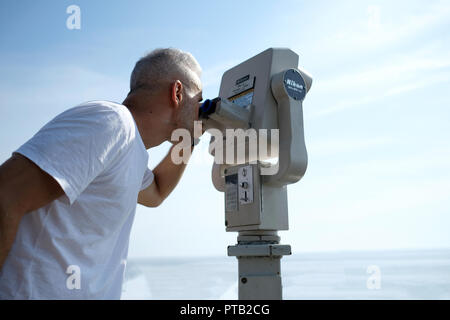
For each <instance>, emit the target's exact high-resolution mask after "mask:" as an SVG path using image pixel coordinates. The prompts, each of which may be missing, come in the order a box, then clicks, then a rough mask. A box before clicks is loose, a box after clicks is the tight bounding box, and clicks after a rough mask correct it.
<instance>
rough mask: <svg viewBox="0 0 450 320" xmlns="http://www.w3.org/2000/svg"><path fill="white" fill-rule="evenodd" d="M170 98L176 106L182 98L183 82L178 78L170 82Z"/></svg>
mask: <svg viewBox="0 0 450 320" xmlns="http://www.w3.org/2000/svg"><path fill="white" fill-rule="evenodd" d="M171 99H172V103H173V105H174V107H178V106H179V105H180V104H181V101H182V100H183V84H182V83H181V81H180V80H176V81H174V82H173V83H172V87H171Z"/></svg>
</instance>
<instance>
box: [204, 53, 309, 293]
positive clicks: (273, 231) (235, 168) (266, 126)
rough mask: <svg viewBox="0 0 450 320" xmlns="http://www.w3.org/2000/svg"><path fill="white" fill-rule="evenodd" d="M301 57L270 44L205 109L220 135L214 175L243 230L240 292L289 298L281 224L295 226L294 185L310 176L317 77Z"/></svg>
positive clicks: (233, 73) (233, 250)
mask: <svg viewBox="0 0 450 320" xmlns="http://www.w3.org/2000/svg"><path fill="white" fill-rule="evenodd" d="M298 58H299V57H298V55H297V54H296V53H295V52H293V51H291V50H289V49H283V48H270V49H267V50H265V51H264V52H262V53H260V54H258V55H256V56H254V57H253V58H250V59H248V60H247V61H245V62H243V63H241V64H239V65H237V66H235V67H233V68H231V69H230V70H228V71H226V72H225V73H224V75H223V77H222V83H221V86H220V93H219V97H218V98H215V99H213V100H206V101H205V102H204V103H203V104H202V106H201V108H200V111H199V117H200V119H201V120H202V122H203V126H204V127H205V129H206V130H207V131H208V132H210V133H211V135H212V138H211V141H210V149H209V150H210V153H211V154H212V155H214V165H213V170H212V180H213V184H214V186H215V187H216V189H217V190H219V191H221V192H224V193H225V226H226V231H228V232H230V231H237V232H239V235H238V238H237V244H236V245H233V246H229V247H228V255H229V256H236V257H237V259H238V263H239V299H282V285H281V273H280V260H281V257H282V256H284V255H290V254H291V247H290V245H283V244H280V237H279V236H278V234H277V231H278V230H288V227H289V226H288V204H287V188H286V185H288V184H290V183H295V182H297V181H299V180H300V179H301V178H302V177H303V175H304V174H305V171H306V167H307V162H308V160H307V153H306V146H305V140H304V130H303V111H302V102H303V99H304V98H305V95H306V93H307V92H308V91H309V89H310V88H311V83H312V78H311V76H309V75H308V74H307V73H306V72H304V71H302V70H299V69H298V68H297V66H298ZM269 150H270V152H269ZM271 158H273V160H272V161H270V159H271ZM275 158H278V159H277V161H275V160H276V159H275ZM267 160H269V161H267ZM275 162H276V163H275Z"/></svg>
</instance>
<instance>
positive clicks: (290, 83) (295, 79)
mask: <svg viewBox="0 0 450 320" xmlns="http://www.w3.org/2000/svg"><path fill="white" fill-rule="evenodd" d="M283 82H284V88H285V89H286V92H287V94H288V95H289V97H291V98H292V99H295V100H303V99H304V98H305V95H306V84H305V80H303V78H302V76H301V75H300V73H299V72H298V71H297V70H295V69H289V70H287V71H286V72H285V74H284V81H283Z"/></svg>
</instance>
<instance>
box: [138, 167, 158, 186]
mask: <svg viewBox="0 0 450 320" xmlns="http://www.w3.org/2000/svg"><path fill="white" fill-rule="evenodd" d="M154 179H155V176H154V175H153V171H152V170H150V169H149V168H147V170H146V171H145V173H144V178H143V179H142V186H141V191H142V190H144V189H146V188H148V187H149V186H150V185H151V184H152V182H153V180H154Z"/></svg>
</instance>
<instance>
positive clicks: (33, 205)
mask: <svg viewBox="0 0 450 320" xmlns="http://www.w3.org/2000/svg"><path fill="white" fill-rule="evenodd" d="M63 194H64V191H63V190H62V188H61V186H60V185H59V184H58V182H56V180H55V179H53V178H52V177H51V176H50V175H49V174H47V173H46V172H44V171H42V170H41V169H40V168H39V167H38V166H37V165H35V164H34V163H33V162H32V161H30V160H28V159H27V158H26V157H24V156H22V155H20V154H14V155H13V156H12V157H11V158H9V159H8V160H7V161H6V162H5V163H3V164H2V165H1V166H0V269H1V268H2V266H3V263H4V261H5V259H6V257H7V255H8V252H9V250H10V249H11V246H12V244H13V243H14V239H15V237H16V233H17V229H18V227H19V223H20V220H21V219H22V217H23V216H24V215H25V214H26V213H28V212H30V211H33V210H36V209H39V208H40V207H43V206H45V205H47V204H48V203H50V202H51V201H53V200H55V199H57V198H59V197H60V196H62V195H63Z"/></svg>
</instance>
